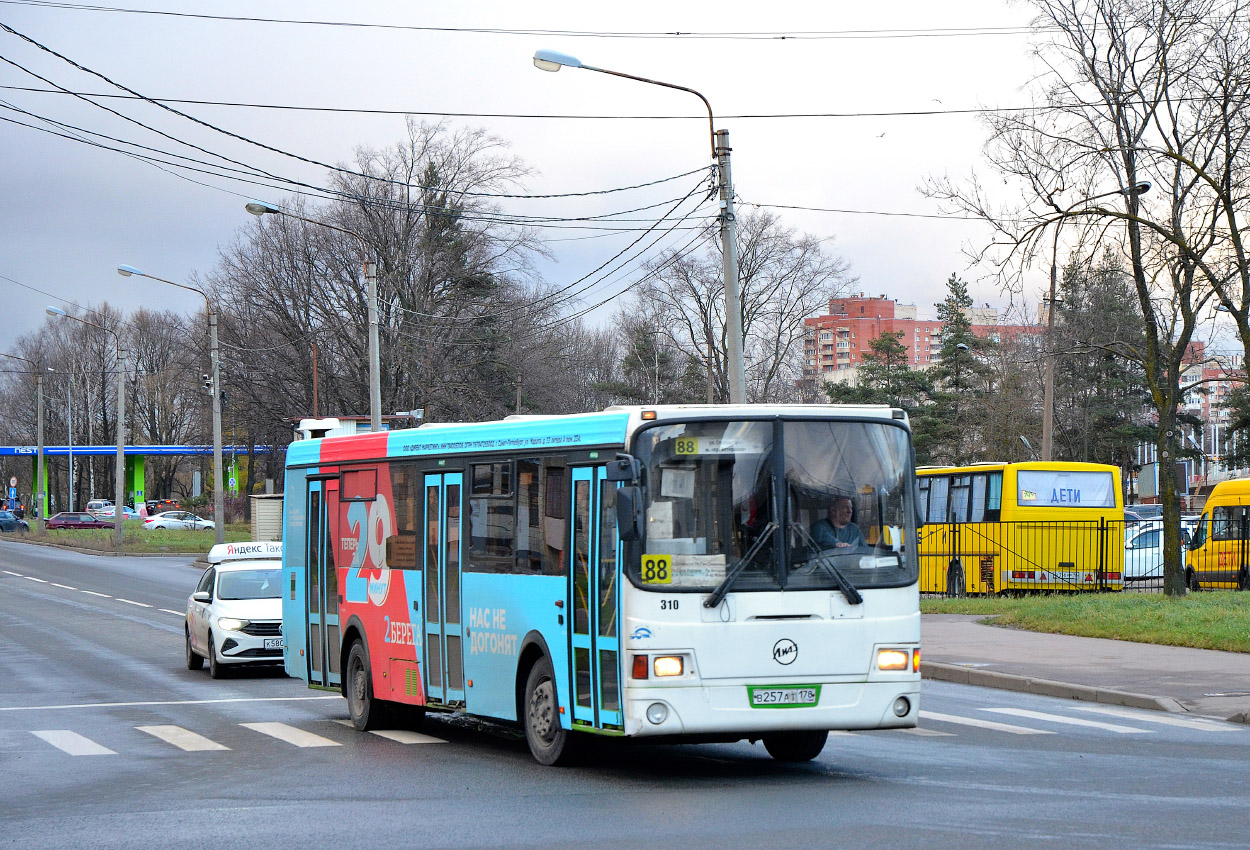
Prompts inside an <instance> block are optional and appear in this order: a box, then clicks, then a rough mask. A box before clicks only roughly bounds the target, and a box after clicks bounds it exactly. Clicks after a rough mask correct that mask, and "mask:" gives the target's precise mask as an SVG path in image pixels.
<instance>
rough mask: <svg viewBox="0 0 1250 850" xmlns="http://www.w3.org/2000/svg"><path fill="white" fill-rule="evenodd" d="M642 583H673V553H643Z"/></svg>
mask: <svg viewBox="0 0 1250 850" xmlns="http://www.w3.org/2000/svg"><path fill="white" fill-rule="evenodd" d="M642 583H643V584H672V583H673V556H672V555H643V556H642Z"/></svg>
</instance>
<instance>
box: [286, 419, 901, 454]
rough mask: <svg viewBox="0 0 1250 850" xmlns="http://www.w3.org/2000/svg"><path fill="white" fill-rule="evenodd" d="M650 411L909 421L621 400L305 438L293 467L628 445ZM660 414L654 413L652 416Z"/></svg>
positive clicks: (295, 449)
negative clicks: (586, 409)
mask: <svg viewBox="0 0 1250 850" xmlns="http://www.w3.org/2000/svg"><path fill="white" fill-rule="evenodd" d="M644 412H654V414H655V416H654V419H655V420H656V421H664V420H667V419H686V418H699V417H700V416H711V415H715V416H724V417H733V416H743V417H751V416H761V415H763V416H793V417H797V418H803V417H828V416H844V417H848V418H869V419H884V420H899V419H901V421H902V422H904V423H905V422H906V421H907V420H906V418H905V414H902V411H898V413H899V414H902V415H901V416H900V415H896V414H895V411H894V409H892V408H890V407H889V406H887V405H834V404H792V405H772V404H742V405H728V404H689V405H664V404H661V405H647V406H642V405H635V406H614V407H609V408H607V409H605V410H603V411H601V412H599V413H575V414H566V415H554V416H534V415H524V416H509V417H508V418H506V419H499V420H495V421H490V422H437V423H434V422H430V423H425V424H423V425H420V426H418V427H416V428H406V429H402V430H398V431H383V432H379V433H376V434H375V433H367V434H356V435H353V436H348V437H322V438H319V439H313V440H297V441H296V442H294V443H291V445H290V446H289V447H288V449H287V465H288V466H301V465H312V464H318V463H337V462H341V461H352V460H366V459H369V458H379V457H419V456H422V455H444V454H446V455H453V454H469V453H481V452H492V451H502V450H518V449H553V448H556V449H558V448H568V449H572V448H580V447H586V448H594V447H597V446H614V445H616V446H620V445H624V443H625V441H626V439H627V437H628V436H629V435H630V434H631V433H632V432H633V431H634V430H635V429H637V428H638V427H639V426H640V425H642V424H644V419H643V414H644ZM651 418H652V417H650V416H648V417H647V419H648V420H649V419H651Z"/></svg>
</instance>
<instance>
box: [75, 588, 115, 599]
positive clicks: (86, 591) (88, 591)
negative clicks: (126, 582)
mask: <svg viewBox="0 0 1250 850" xmlns="http://www.w3.org/2000/svg"><path fill="white" fill-rule="evenodd" d="M82 592H83V593H90V594H91V595H92V596H99V597H102V598H104V599H112V598H113V597H111V596H109V595H108V594H107V593H96V592H95V591H94V590H84V591H82Z"/></svg>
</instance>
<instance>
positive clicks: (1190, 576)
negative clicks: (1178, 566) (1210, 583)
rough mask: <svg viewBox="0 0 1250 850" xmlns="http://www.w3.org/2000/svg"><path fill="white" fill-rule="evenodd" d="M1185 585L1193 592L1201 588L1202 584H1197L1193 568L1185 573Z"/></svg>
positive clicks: (1196, 576)
mask: <svg viewBox="0 0 1250 850" xmlns="http://www.w3.org/2000/svg"><path fill="white" fill-rule="evenodd" d="M1185 585H1186V587H1188V588H1189V589H1190V591H1191V592H1193V593H1197V592H1198V591H1200V590H1202V585H1200V584H1198V574H1197V573H1196V572H1194V571H1193V570H1190V571H1189V572H1188V573H1186V574H1185Z"/></svg>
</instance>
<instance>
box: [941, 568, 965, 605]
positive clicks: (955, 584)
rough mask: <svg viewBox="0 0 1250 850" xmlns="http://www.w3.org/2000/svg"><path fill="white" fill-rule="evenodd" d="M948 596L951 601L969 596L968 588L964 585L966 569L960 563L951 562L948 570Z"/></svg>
mask: <svg viewBox="0 0 1250 850" xmlns="http://www.w3.org/2000/svg"><path fill="white" fill-rule="evenodd" d="M946 595H947V596H948V597H950V598H951V599H958V598H961V597H964V596H967V595H968V588H967V587H966V586H965V585H964V568H963V566H962V565H961V564H960V563H959V562H958V561H951V565H950V567H948V568H947V570H946Z"/></svg>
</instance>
